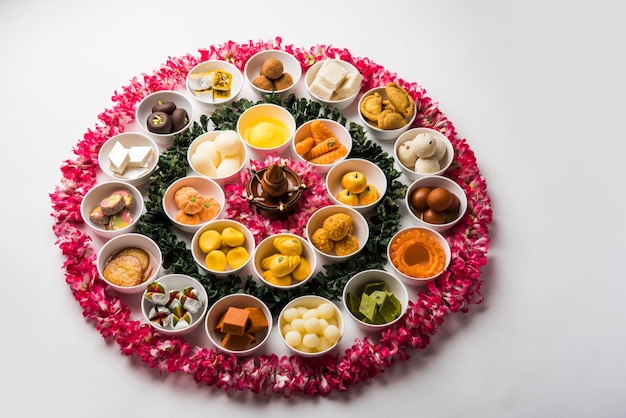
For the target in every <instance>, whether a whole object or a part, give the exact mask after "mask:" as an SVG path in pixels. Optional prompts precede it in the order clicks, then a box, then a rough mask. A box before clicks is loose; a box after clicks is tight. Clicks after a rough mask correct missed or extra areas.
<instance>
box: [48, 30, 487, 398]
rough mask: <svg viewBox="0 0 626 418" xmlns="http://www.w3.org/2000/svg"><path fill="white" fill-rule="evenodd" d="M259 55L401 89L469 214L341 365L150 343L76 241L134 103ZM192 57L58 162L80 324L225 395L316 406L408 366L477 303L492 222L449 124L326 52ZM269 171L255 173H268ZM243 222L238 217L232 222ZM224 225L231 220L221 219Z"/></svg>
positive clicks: (152, 82)
mask: <svg viewBox="0 0 626 418" xmlns="http://www.w3.org/2000/svg"><path fill="white" fill-rule="evenodd" d="M265 49H281V50H284V51H286V52H289V53H291V54H293V55H294V56H295V57H297V58H298V60H299V61H300V63H301V64H302V68H303V70H306V69H307V68H308V67H309V66H310V65H312V64H313V63H314V62H315V61H318V60H321V59H325V58H327V57H332V58H340V59H343V60H345V61H347V62H350V63H352V64H353V65H355V66H356V67H357V68H358V69H359V71H361V73H362V74H363V76H364V86H365V87H364V88H365V89H368V88H370V87H374V86H378V85H382V84H384V83H386V82H388V81H395V82H397V83H398V84H400V85H402V86H403V87H404V88H405V89H406V90H407V91H409V92H410V94H411V96H412V97H413V98H414V99H415V102H416V106H417V109H418V117H417V118H416V121H415V123H414V125H413V126H427V127H430V128H434V129H438V130H440V131H441V132H442V133H443V134H444V135H446V136H447V137H448V138H449V139H450V140H451V141H452V143H453V146H454V148H455V164H454V166H453V168H452V169H451V170H450V171H449V172H448V176H449V177H450V178H452V179H453V180H455V181H456V182H457V183H459V184H460V185H461V187H463V189H464V190H465V192H466V193H467V198H468V211H467V214H466V216H465V217H464V218H463V221H462V222H460V223H459V224H457V225H456V226H455V227H454V228H453V229H452V230H450V231H449V232H448V234H447V239H448V241H449V243H450V245H451V248H452V254H453V257H452V263H451V266H450V268H449V269H448V270H447V271H446V273H445V274H444V275H443V276H442V277H441V278H440V279H439V280H437V281H436V282H433V283H431V284H430V285H429V286H428V288H427V291H424V292H422V293H419V294H418V295H417V300H416V301H415V302H411V303H410V305H409V307H408V309H407V313H406V315H405V316H404V317H403V319H402V321H401V322H400V323H399V324H398V325H397V326H395V327H393V328H390V329H387V330H385V331H383V332H382V333H381V334H380V336H379V339H378V342H377V343H375V342H373V341H372V340H371V339H370V338H369V337H368V336H366V337H365V338H363V340H356V341H355V342H354V345H353V346H352V347H350V348H348V349H347V350H346V351H345V353H343V354H342V355H335V356H331V355H328V356H325V357H321V358H314V359H307V358H302V357H297V356H289V357H288V356H283V357H278V356H276V355H274V354H271V355H263V356H259V357H252V358H243V359H240V358H236V357H234V356H227V355H224V354H221V353H219V352H217V351H215V350H212V349H207V348H204V347H191V346H189V345H188V344H187V343H186V342H185V341H184V340H183V339H179V338H169V337H165V336H162V335H160V334H158V333H155V332H154V331H153V329H152V328H151V327H150V326H149V325H148V324H145V323H142V322H140V321H134V320H131V319H130V313H131V311H130V309H129V308H128V307H127V306H125V304H124V302H123V301H122V300H121V299H119V298H117V297H116V296H115V295H112V294H110V293H109V292H107V291H106V286H105V284H104V283H103V282H102V281H101V280H100V279H99V277H98V274H97V271H96V267H95V263H94V262H95V259H96V255H95V253H94V250H93V248H92V247H91V237H90V236H89V235H87V234H85V233H83V232H82V225H83V221H82V219H81V216H80V202H81V201H82V198H83V196H84V194H85V193H86V192H87V191H88V190H89V189H90V188H91V187H92V186H93V185H94V184H95V178H96V169H97V164H98V163H97V153H98V150H99V148H100V146H101V145H102V144H103V143H104V142H105V141H106V140H107V139H108V138H110V137H111V136H113V135H116V134H118V133H121V132H123V131H124V127H125V126H126V125H127V124H128V123H130V122H132V121H133V119H134V111H135V107H136V105H137V104H138V103H139V101H141V99H142V98H143V97H145V96H146V95H148V94H149V93H151V92H153V91H157V90H166V89H174V88H176V87H177V86H180V85H184V82H185V76H186V74H187V73H188V71H189V70H190V69H191V68H192V67H193V66H194V65H196V64H197V63H199V62H202V61H205V60H208V59H222V60H226V61H229V62H231V63H233V64H235V65H236V66H237V67H238V68H239V69H243V66H244V64H245V62H246V61H247V59H248V58H249V57H250V56H252V55H253V54H254V53H256V52H258V51H261V50H265ZM199 52H200V56H199V57H193V56H191V55H185V56H183V57H179V58H169V59H168V60H167V62H166V63H165V64H164V65H163V66H162V67H161V68H160V69H158V70H157V71H155V72H154V73H153V74H144V75H143V76H142V80H139V79H137V78H134V79H132V80H131V83H130V84H129V85H128V86H125V87H123V89H122V91H121V92H117V91H116V92H115V94H114V95H113V98H112V99H113V102H114V103H115V105H114V106H113V107H112V108H111V109H107V110H105V111H104V112H103V113H101V114H100V115H99V116H98V119H99V120H100V122H101V124H99V125H97V126H96V127H95V128H94V130H88V131H87V133H86V134H85V135H84V137H83V139H82V140H81V141H80V142H79V143H78V145H77V147H76V148H75V149H74V150H73V151H74V154H75V155H76V158H75V159H71V160H66V161H64V163H63V165H62V166H61V172H62V175H63V177H62V179H61V182H60V184H59V185H58V186H56V188H55V191H54V192H53V193H51V194H50V198H51V201H52V209H53V213H52V216H53V217H54V219H55V223H54V225H53V231H54V233H55V235H56V237H57V240H56V244H57V245H58V247H59V249H60V250H61V252H62V254H63V255H64V256H65V257H66V261H65V263H64V264H63V268H64V270H65V280H66V282H67V284H68V285H69V287H70V289H71V290H72V292H73V295H74V297H75V299H76V300H77V301H78V302H79V304H80V306H81V307H82V309H83V315H84V317H85V318H86V319H88V320H90V321H93V323H94V324H95V326H96V329H97V330H98V331H99V332H100V333H101V335H102V336H103V337H104V338H105V339H109V340H114V341H115V342H116V343H117V344H118V345H119V347H120V350H121V352H122V353H123V354H125V355H135V356H137V357H138V358H140V359H141V360H142V361H144V362H145V363H146V364H147V365H148V366H149V367H152V368H155V369H157V370H159V371H160V372H161V373H174V372H182V373H185V374H189V375H191V376H192V377H193V379H195V381H196V382H198V383H202V384H206V385H208V386H212V385H215V386H216V387H218V388H221V389H224V390H226V391H228V390H237V391H242V390H250V391H251V392H253V393H265V394H271V393H274V394H279V395H282V396H290V395H292V394H295V393H301V394H305V395H308V396H317V395H321V396H324V395H327V394H329V393H331V392H332V391H339V392H343V391H346V390H347V389H348V388H350V387H351V386H352V385H354V384H356V383H358V382H360V381H367V380H369V379H371V378H374V377H376V376H377V375H378V374H379V373H383V372H384V371H385V369H386V368H387V367H390V366H391V365H392V364H393V363H394V361H395V360H406V359H408V358H409V353H408V350H409V349H416V348H425V347H426V346H428V344H429V343H430V338H431V336H432V335H434V334H435V333H436V332H437V329H438V327H439V326H440V325H441V324H443V322H444V320H445V318H446V317H447V316H448V315H450V314H451V313H453V312H459V311H460V312H467V311H468V309H469V306H470V305H472V304H478V303H481V302H482V300H483V299H482V296H481V294H480V286H481V283H482V281H481V279H480V274H481V269H482V267H483V266H484V265H485V264H486V262H487V250H488V247H489V241H490V240H489V225H490V223H491V221H492V211H491V206H490V199H489V196H488V195H487V187H486V183H485V180H484V179H483V178H482V177H481V175H480V171H479V169H478V167H477V164H476V160H475V157H474V154H473V152H472V150H471V149H470V147H469V146H468V145H467V143H466V142H465V141H464V140H461V139H459V138H457V136H456V131H455V129H454V126H453V125H452V123H451V122H450V121H449V120H447V118H446V117H445V115H444V114H443V113H442V112H441V111H440V110H439V109H438V107H437V105H436V104H435V103H433V102H432V101H431V99H429V98H428V97H427V96H426V92H425V91H424V90H423V89H422V88H420V87H419V86H418V85H417V84H416V83H408V82H406V81H404V80H401V79H399V78H398V77H397V75H396V74H394V73H390V72H388V71H387V70H385V69H384V68H383V67H382V66H380V65H378V64H376V63H374V62H372V61H370V60H369V59H367V58H358V57H353V56H352V55H351V54H350V52H349V51H348V50H346V49H339V48H335V47H331V46H323V45H318V46H314V47H311V48H310V49H308V50H306V49H303V48H294V47H293V46H290V45H283V44H282V39H281V38H276V39H275V40H274V41H271V42H262V41H259V42H253V41H249V42H248V43H246V44H238V43H235V42H232V41H229V42H227V43H225V44H223V45H220V46H217V47H215V46H211V47H210V48H208V49H203V50H200V51H199ZM268 158H272V157H268ZM268 161H271V160H270V159H268ZM268 161H266V162H263V163H260V164H267V162H268ZM290 164H293V163H290ZM296 169H298V170H300V171H302V172H303V174H304V175H309V174H310V175H312V173H306V172H305V170H303V167H296ZM230 192H231V193H232V196H235V195H238V192H241V190H239V189H237V188H236V186H233V190H230ZM311 193H312V195H316V196H323V195H324V193H323V192H322V190H317V189H316V188H312V190H311ZM239 195H240V194H239ZM231 200H232V201H231V202H229V203H232V204H233V209H232V210H233V211H236V208H237V205H238V202H237V201H236V199H234V198H233V199H231ZM306 200H307V201H310V202H311V203H310V206H309V207H307V208H305V210H307V211H308V210H314V209H315V208H317V207H321V206H324V205H326V204H328V203H327V202H326V201H324V199H323V198H319V200H314V199H309V198H307V199H306ZM243 213H244V212H243V211H240V212H239V214H240V215H239V216H242V215H241V214H243ZM231 215H234V213H229V216H231ZM252 223H256V224H257V225H256V226H255V227H254V229H255V231H257V232H259V233H265V234H271V233H274V232H276V231H277V230H279V229H280V230H283V229H287V230H291V231H294V232H297V231H302V227H303V219H297V220H295V221H294V223H293V224H290V225H285V224H282V223H281V224H267V223H265V222H260V223H259V222H258V220H254V219H252V218H251V219H250V224H252ZM263 231H265V232H263Z"/></svg>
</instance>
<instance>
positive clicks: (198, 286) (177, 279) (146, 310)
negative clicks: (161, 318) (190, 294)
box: [141, 274, 209, 336]
mask: <svg viewBox="0 0 626 418" xmlns="http://www.w3.org/2000/svg"><path fill="white" fill-rule="evenodd" d="M154 282H157V283H160V284H161V285H163V286H164V287H165V290H166V292H168V294H169V292H170V291H178V292H182V291H183V290H184V289H185V288H187V287H192V288H194V289H195V290H196V292H197V296H198V300H199V301H200V302H201V303H202V305H201V306H200V308H199V310H198V311H197V312H191V311H187V312H188V314H189V315H190V316H191V323H190V324H189V326H187V327H185V328H175V327H174V326H172V323H170V324H169V325H167V326H161V325H159V324H156V323H154V322H152V321H150V311H151V309H152V308H153V307H154V306H155V303H154V302H153V301H152V300H150V299H148V297H147V295H148V292H149V290H150V288H149V287H150V285H151V284H152V283H154ZM208 301H209V297H208V295H207V292H206V289H205V288H204V286H202V283H200V282H199V281H198V280H196V279H194V278H193V277H191V276H187V275H185V274H168V275H165V276H162V277H159V278H158V279H156V280H153V281H152V282H149V283H148V284H147V289H146V290H145V291H144V293H143V297H142V298H141V313H142V314H143V317H144V319H145V320H146V322H148V324H150V326H151V327H152V328H154V329H155V330H157V331H158V332H159V333H160V334H164V335H170V336H182V335H187V334H189V333H190V332H192V331H193V330H195V329H196V328H198V326H199V325H200V324H203V323H204V316H205V315H206V313H207V310H208V309H209V303H208Z"/></svg>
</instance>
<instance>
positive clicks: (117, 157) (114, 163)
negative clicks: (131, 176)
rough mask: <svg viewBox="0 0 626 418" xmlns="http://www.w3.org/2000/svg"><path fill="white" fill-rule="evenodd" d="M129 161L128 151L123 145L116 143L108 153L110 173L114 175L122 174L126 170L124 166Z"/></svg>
mask: <svg viewBox="0 0 626 418" xmlns="http://www.w3.org/2000/svg"><path fill="white" fill-rule="evenodd" d="M129 161H130V155H128V149H126V148H125V147H124V145H122V144H120V143H119V142H116V143H115V145H113V148H112V149H111V152H110V153H109V162H110V163H111V171H114V172H116V173H123V172H124V170H126V166H127V165H128V162H129Z"/></svg>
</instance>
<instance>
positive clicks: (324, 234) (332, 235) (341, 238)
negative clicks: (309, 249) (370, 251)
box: [311, 212, 359, 256]
mask: <svg viewBox="0 0 626 418" xmlns="http://www.w3.org/2000/svg"><path fill="white" fill-rule="evenodd" d="M353 230H354V220H353V219H352V217H351V216H350V215H348V214H347V213H342V212H339V213H334V214H332V215H330V216H328V217H327V218H326V219H324V221H323V222H322V226H321V227H320V228H317V229H316V230H315V231H313V234H312V235H311V243H312V244H313V246H314V247H315V248H317V249H318V250H320V251H321V252H322V253H324V254H330V255H337V256H345V255H350V254H353V253H355V252H357V251H358V250H359V241H358V239H357V238H356V237H355V236H354V235H352V232H353Z"/></svg>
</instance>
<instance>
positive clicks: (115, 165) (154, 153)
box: [98, 132, 159, 187]
mask: <svg viewBox="0 0 626 418" xmlns="http://www.w3.org/2000/svg"><path fill="white" fill-rule="evenodd" d="M158 160H159V148H158V146H157V144H156V142H154V140H152V138H149V137H148V136H146V135H143V134H140V133H137V132H124V133H121V134H118V135H114V136H112V137H111V138H109V139H108V140H107V141H106V142H105V143H104V144H102V147H101V148H100V152H99V153H98V164H99V165H100V169H101V170H102V172H103V173H104V174H106V175H107V177H110V178H111V179H112V180H117V181H123V182H125V183H129V184H132V185H133V186H136V187H139V186H142V185H144V184H145V183H147V182H148V180H150V176H151V175H152V173H154V170H156V166H157V162H158Z"/></svg>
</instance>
